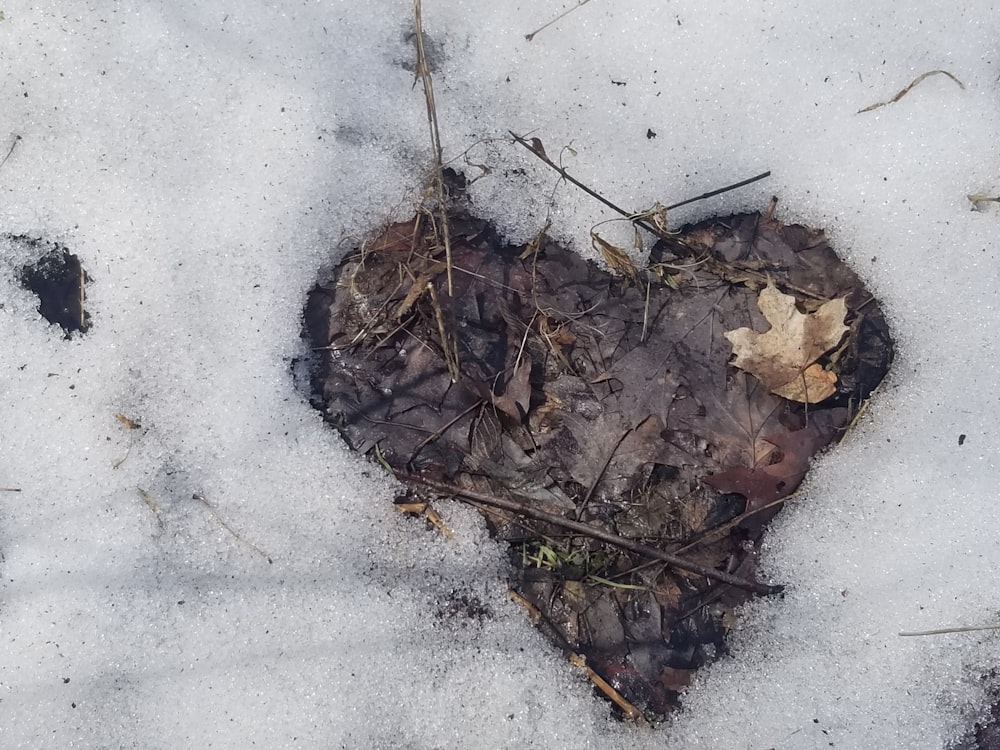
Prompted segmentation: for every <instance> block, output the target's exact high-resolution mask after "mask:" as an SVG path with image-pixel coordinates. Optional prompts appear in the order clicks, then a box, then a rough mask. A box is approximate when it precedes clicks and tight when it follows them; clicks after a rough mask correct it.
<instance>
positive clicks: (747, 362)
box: [726, 282, 848, 404]
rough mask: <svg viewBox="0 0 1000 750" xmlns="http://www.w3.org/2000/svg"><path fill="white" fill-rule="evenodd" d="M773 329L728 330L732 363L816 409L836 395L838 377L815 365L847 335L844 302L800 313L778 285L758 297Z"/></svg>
mask: <svg viewBox="0 0 1000 750" xmlns="http://www.w3.org/2000/svg"><path fill="white" fill-rule="evenodd" d="M757 305H758V307H760V311H761V312H762V313H763V314H764V317H765V318H767V321H768V322H769V323H770V324H771V330H769V331H767V332H766V333H758V332H757V331H755V330H753V329H752V328H737V329H736V330H734V331H726V338H727V339H729V343H731V344H732V345H733V354H735V355H736V359H735V360H734V361H733V364H734V365H735V366H736V367H739V368H740V369H741V370H745V371H746V372H749V373H750V374H751V375H753V376H754V377H755V378H757V379H758V380H759V381H760V382H761V383H763V384H764V387H765V388H767V389H768V390H769V391H771V392H772V393H774V394H776V395H778V396H782V397H783V398H787V399H789V400H791V401H800V402H802V403H807V404H815V403H818V402H820V401H822V400H823V399H826V398H829V397H830V396H832V395H833V394H834V393H835V392H836V385H837V376H836V375H835V374H834V373H832V372H828V371H826V370H824V369H823V368H822V367H821V366H819V365H818V364H816V360H817V359H819V358H820V357H821V356H823V354H825V353H826V352H828V351H830V350H831V349H833V348H834V347H836V346H837V344H839V343H840V341H841V339H843V338H844V334H845V333H847V331H848V327H847V326H845V325H844V318H845V317H846V315H847V303H846V300H845V298H843V297H838V298H837V299H832V300H828V301H827V302H824V303H823V304H822V305H820V306H819V307H818V308H817V309H816V310H815V311H814V312H810V313H801V312H799V311H798V309H797V308H796V306H795V305H796V300H795V297H793V296H792V295H790V294H783V293H782V292H780V291H778V289H777V287H775V286H774V284H773V283H771V282H768V285H767V286H766V287H765V288H764V289H762V290H761V292H760V295H759V296H758V298H757Z"/></svg>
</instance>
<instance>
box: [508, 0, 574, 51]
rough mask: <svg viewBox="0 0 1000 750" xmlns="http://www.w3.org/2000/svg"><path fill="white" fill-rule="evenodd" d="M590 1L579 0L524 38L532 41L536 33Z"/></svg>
mask: <svg viewBox="0 0 1000 750" xmlns="http://www.w3.org/2000/svg"><path fill="white" fill-rule="evenodd" d="M589 2H590V0H577V3H576V5H574V6H573V7H572V8H567V9H566V10H564V11H563V12H562V13H560V14H559V15H558V16H556V17H555V18H553V19H552V20H551V21H549V22H548V23H545V24H542V25H541V26H539V27H538V28H537V29H535V30H534V31H532V32H531V33H530V34H525V35H524V38H525V39H527V40H528V41H529V42H530V41H531V40H532V39H534V38H535V35H536V34H538V33H540V32H542V31H545V29H547V28H548V27H549V26H551V25H552V24H554V23H556V22H557V21H560V20H562V19H563V18H565V17H566V16H568V15H569V14H570V13H572V12H573V11H574V10H577V9H578V8H579V7H580V6H582V5H586V4H587V3H589Z"/></svg>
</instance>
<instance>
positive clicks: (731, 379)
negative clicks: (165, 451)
mask: <svg viewBox="0 0 1000 750" xmlns="http://www.w3.org/2000/svg"><path fill="white" fill-rule="evenodd" d="M414 20H415V28H416V40H417V42H416V48H417V64H416V67H415V73H416V77H417V79H419V80H420V81H421V83H422V84H423V90H424V94H425V100H426V104H427V116H428V125H429V128H430V136H431V145H432V150H433V154H434V161H435V166H434V170H433V174H434V179H433V182H432V186H431V190H430V191H429V193H428V197H427V198H426V199H425V200H424V201H423V203H422V205H421V207H420V209H419V210H418V211H417V213H416V215H415V216H414V217H413V218H412V219H411V220H409V221H405V222H401V223H398V224H395V225H392V226H389V227H387V228H385V230H384V231H383V232H382V233H381V234H379V235H378V236H377V237H375V238H373V239H372V240H371V241H369V242H366V243H364V244H363V245H362V246H361V247H359V248H358V249H357V250H356V251H355V252H354V253H351V254H349V255H348V257H347V258H345V259H344V260H343V261H342V262H341V263H340V265H339V266H338V267H337V268H336V269H335V271H334V273H333V276H332V278H330V279H328V280H327V281H326V282H324V283H321V284H319V285H317V286H316V287H315V288H314V289H313V291H312V292H311V293H310V295H309V299H308V302H307V306H306V313H305V318H306V329H307V334H308V336H309V337H310V339H311V341H312V343H313V347H314V349H315V351H316V352H317V353H318V361H317V362H316V363H314V364H315V365H316V366H315V368H314V377H313V391H314V396H315V402H316V405H317V407H318V408H320V409H321V410H322V412H323V413H324V416H325V417H326V419H327V420H328V421H329V422H330V423H331V424H332V425H333V426H334V427H336V428H337V429H338V430H339V432H340V434H341V435H342V436H343V437H344V439H345V440H346V442H347V443H348V444H349V445H350V446H351V447H352V448H354V449H356V450H358V451H361V452H364V453H366V454H368V455H370V456H372V457H373V458H374V459H375V460H377V462H378V463H380V464H381V465H383V466H384V467H386V468H387V469H388V470H390V471H392V472H393V473H394V474H395V475H396V476H397V477H399V478H400V479H402V480H404V481H405V482H406V483H407V484H408V488H407V489H406V490H405V491H401V492H400V495H399V498H398V500H397V504H398V505H399V506H400V507H402V508H405V509H406V510H408V511H415V510H416V511H419V512H421V513H422V514H423V515H425V516H426V517H427V518H428V520H429V521H430V522H431V523H432V524H433V525H434V526H436V527H437V528H438V529H439V530H440V531H441V532H442V533H445V534H448V533H450V532H449V530H448V529H447V526H446V525H445V524H444V523H443V521H442V519H441V518H440V516H439V515H437V514H436V513H435V512H434V511H433V507H432V505H431V503H432V501H433V498H434V497H435V496H448V497H456V498H461V499H464V500H466V501H470V502H473V503H474V504H476V505H477V507H479V508H480V509H481V511H482V512H483V514H484V516H485V518H486V519H487V521H488V523H489V526H490V528H491V531H492V532H493V533H494V534H495V535H496V536H497V537H499V538H501V539H504V540H506V541H508V542H509V543H510V549H511V561H512V563H513V570H514V574H513V576H512V581H511V586H512V595H513V596H514V597H515V598H516V600H518V601H520V602H521V603H522V604H524V606H525V607H526V609H527V610H528V611H529V613H530V614H531V616H532V619H533V620H534V621H535V622H536V623H537V624H538V625H539V627H541V629H542V630H543V631H544V632H546V633H547V635H548V636H549V637H550V638H551V639H552V640H553V642H554V643H556V644H557V645H558V646H560V647H561V648H563V649H564V650H565V651H566V652H567V654H568V656H569V658H570V661H571V662H572V663H574V664H577V665H581V666H583V667H584V669H585V671H586V673H587V674H588V676H589V677H590V678H591V679H592V680H593V682H594V685H595V687H596V688H598V689H599V690H600V691H601V692H603V693H604V694H605V695H606V696H607V697H608V698H610V699H611V700H612V702H613V704H614V705H615V706H616V708H617V709H618V710H619V711H620V712H621V714H622V715H623V716H625V717H627V718H629V719H634V720H641V719H642V718H643V717H645V718H648V719H653V720H656V719H660V718H662V717H663V716H664V715H665V714H666V713H668V712H669V711H670V710H671V709H672V708H673V707H674V706H675V705H676V704H677V701H678V697H679V694H680V692H681V691H682V690H683V688H684V687H685V686H686V685H687V684H688V683H689V681H690V678H691V674H692V672H693V670H695V669H697V668H698V667H700V666H702V665H703V664H705V663H706V662H708V661H710V660H711V659H713V658H715V657H717V656H718V655H719V654H721V653H723V652H724V651H725V641H724V637H725V633H726V631H727V630H728V629H729V628H730V627H731V625H732V622H733V608H734V607H735V606H736V605H738V604H740V603H741V602H743V601H745V600H746V598H747V597H748V596H750V595H751V592H756V593H760V594H768V593H775V592H777V591H780V589H781V587H780V586H771V585H768V584H767V583H763V582H759V581H757V580H756V578H755V574H754V573H755V559H756V557H755V550H756V546H757V543H758V542H759V540H760V537H761V534H762V532H763V528H764V525H765V524H766V522H767V520H769V519H770V518H771V517H772V516H773V515H774V513H776V512H777V510H778V507H780V505H781V503H782V501H784V500H786V499H787V498H788V497H789V496H790V495H792V493H794V492H795V490H796V488H797V487H798V485H799V484H800V483H801V481H802V478H803V477H804V476H805V472H806V470H807V469H808V465H809V461H810V458H811V457H812V456H813V455H814V454H815V452H816V451H818V450H820V449H821V448H823V447H824V446H826V445H828V444H829V443H831V442H833V441H835V440H836V439H838V438H839V437H840V436H841V435H842V434H843V432H844V431H845V430H846V429H847V428H848V426H849V425H850V424H851V421H852V419H853V418H854V417H855V416H856V415H857V413H858V410H859V409H860V408H861V406H862V405H863V404H864V403H865V402H866V400H867V398H868V397H869V395H870V394H871V392H872V391H873V390H874V389H875V387H877V385H878V383H879V382H881V380H882V378H883V377H884V375H885V374H886V372H887V371H888V368H889V365H890V363H891V359H892V351H893V349H892V341H891V338H890V335H889V332H888V328H887V326H886V322H885V320H884V317H883V315H882V313H881V310H880V309H879V307H878V304H877V302H876V301H875V300H874V299H873V298H872V296H871V295H870V294H869V293H868V292H867V290H866V289H865V288H864V286H863V284H862V283H861V281H860V279H859V278H858V277H857V276H856V274H854V273H853V272H852V271H851V270H850V269H849V268H848V267H847V266H845V265H844V264H843V263H842V262H841V261H840V260H839V259H838V258H837V256H836V255H835V253H834V252H833V251H832V249H831V248H830V247H829V245H828V244H827V242H826V240H825V238H824V237H823V234H822V232H820V231H816V230H812V229H809V228H806V227H801V226H794V225H793V226H789V225H784V224H782V223H780V222H779V221H777V220H776V219H775V218H774V215H773V211H774V203H773V202H772V205H771V206H770V207H769V209H768V210H767V212H766V213H765V214H763V215H762V214H743V215H735V216H729V217H722V218H718V219H713V220H709V221H705V222H702V223H700V224H697V225H694V226H691V227H685V228H682V229H680V230H678V231H676V232H672V231H671V230H670V228H669V226H668V224H667V220H666V214H667V211H668V210H669V209H670V208H672V207H663V206H660V205H659V204H657V206H654V208H653V209H652V210H650V211H647V212H642V213H635V214H633V213H629V212H627V211H624V210H622V209H621V208H619V207H618V206H616V205H615V204H614V203H612V202H611V201H609V200H607V199H606V198H605V197H604V196H602V195H601V194H600V193H599V192H597V191H596V190H593V189H591V188H590V187H589V186H586V185H583V184H582V183H580V182H579V181H577V180H575V179H574V178H573V177H572V176H571V175H569V174H568V173H567V172H566V171H565V170H564V169H563V168H562V167H561V166H559V165H557V164H555V163H554V162H552V161H551V160H550V159H549V158H548V156H547V155H546V154H545V149H544V147H543V146H542V143H541V141H540V139H538V138H532V139H531V140H530V141H529V140H527V139H525V138H523V137H521V136H518V135H516V134H513V133H512V134H511V135H512V136H513V138H514V140H515V142H517V143H520V144H521V145H522V146H525V147H526V148H528V149H529V150H531V151H532V152H533V153H534V154H535V155H536V156H537V157H538V158H539V159H541V160H542V161H543V162H545V163H546V164H547V165H548V166H550V167H551V168H553V169H555V170H556V171H558V172H559V174H560V178H561V179H562V180H563V181H568V182H571V183H572V184H574V185H576V186H577V187H580V188H581V189H583V190H585V191H586V192H587V193H588V194H590V195H591V196H593V197H594V198H596V199H597V200H600V201H601V202H603V203H604V204H605V205H607V206H609V207H610V208H612V209H613V210H615V211H616V212H618V213H619V214H621V215H622V216H623V217H624V218H625V219H626V220H629V221H631V222H632V223H633V224H634V225H635V227H636V232H637V236H638V233H639V230H640V229H642V230H645V231H647V232H649V233H650V234H652V235H653V237H654V238H658V240H657V242H656V244H655V245H654V246H653V247H652V249H651V251H650V253H649V257H648V262H647V263H646V264H645V265H644V266H643V267H641V268H640V267H637V266H636V265H635V263H634V262H633V261H632V259H631V257H630V255H629V254H628V253H627V252H625V251H624V250H622V249H621V248H617V247H615V246H614V245H613V244H611V243H609V242H607V241H606V240H604V239H603V238H602V237H601V236H600V235H599V234H598V233H597V232H596V231H592V232H591V241H592V243H593V245H594V247H595V249H596V250H598V251H599V252H600V254H601V255H602V257H603V258H604V260H605V262H606V264H607V269H605V268H601V267H598V266H597V265H596V264H594V263H591V262H588V261H585V260H583V259H582V258H581V257H580V256H579V255H577V254H576V253H574V252H572V251H570V250H568V249H566V248H564V247H562V246H560V245H558V244H556V243H554V242H551V241H549V240H548V238H547V237H546V236H545V228H542V229H541V230H540V231H539V234H538V236H537V237H536V238H535V239H534V240H533V241H532V242H530V243H528V244H527V245H526V246H524V247H511V246H510V245H508V244H506V243H505V242H504V241H503V239H502V238H501V237H500V236H499V235H498V234H497V232H496V231H495V229H494V228H493V227H492V226H490V225H489V224H488V223H487V222H485V221H482V220H479V219H477V218H475V217H474V216H472V215H471V214H470V213H469V212H468V211H467V209H466V201H465V199H464V180H463V178H462V177H461V176H460V175H457V174H455V173H446V171H445V170H444V169H443V166H442V161H441V155H442V148H441V141H440V134H439V131H438V125H437V116H436V110H435V104H434V95H433V87H432V81H431V76H430V72H429V68H428V66H427V64H426V59H425V55H424V51H423V44H422V42H423V33H422V28H421V18H420V0H415V18H414ZM765 176H766V174H765V175H760V176H758V177H755V178H751V179H750V180H746V181H744V182H743V183H737V184H736V185H733V186H730V187H729V188H723V189H721V190H718V191H712V192H711V193H706V194H705V195H703V196H698V197H697V198H693V199H690V200H698V199H700V198H703V197H708V196H710V195H714V194H716V193H719V192H723V191H725V190H728V189H732V188H736V187H739V186H741V185H743V184H746V183H748V182H752V181H755V180H757V179H760V178H762V177H765ZM446 177H447V179H446ZM687 202H690V201H683V202H682V203H679V204H674V206H673V207H676V206H678V205H683V204H684V203H687ZM546 228H547V227H546ZM733 355H735V359H732V357H733Z"/></svg>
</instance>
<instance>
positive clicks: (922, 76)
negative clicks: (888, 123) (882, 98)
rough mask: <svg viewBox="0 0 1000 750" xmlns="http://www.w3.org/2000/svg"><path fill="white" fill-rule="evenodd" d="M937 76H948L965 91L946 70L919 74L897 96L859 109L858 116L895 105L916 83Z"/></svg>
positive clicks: (962, 84)
mask: <svg viewBox="0 0 1000 750" xmlns="http://www.w3.org/2000/svg"><path fill="white" fill-rule="evenodd" d="M937 75H941V76H948V77H949V78H950V79H951V80H953V81H954V82H955V83H957V84H958V87H959V88H960V89H962V90H963V91H964V90H965V84H964V83H962V82H961V81H960V80H958V79H957V78H955V76H953V75H952V74H951V73H949V72H948V71H947V70H929V71H927V72H926V73H921V74H920V75H918V76H917V77H916V78H914V79H913V81H911V82H910V85H909V86H905V87H904V88H903V89H902V90H901V91H900V92H899V93H898V94H896V95H895V96H894V97H892V99H890V100H889V101H886V102H877V103H876V104H872V105H871V106H868V107H865V108H864V109H859V110H858V114H859V115H860V114H861V113H862V112H871V111H872V110H873V109H878V108H879V107H884V106H886V105H887V104H895V103H896V102H898V101H899V100H900V99H902V98H903V97H904V96H906V95H907V94H908V93H910V89H912V88H913V87H914V86H916V85H917V84H918V83H920V82H921V81H923V80H924V79H925V78H930V77H931V76H937Z"/></svg>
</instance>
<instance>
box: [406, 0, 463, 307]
mask: <svg viewBox="0 0 1000 750" xmlns="http://www.w3.org/2000/svg"><path fill="white" fill-rule="evenodd" d="M413 22H414V26H415V27H416V32H417V66H416V71H415V75H416V76H417V77H419V78H420V81H421V83H423V86H424V99H425V101H426V102H427V123H428V125H429V126H430V130H431V149H432V150H433V152H434V192H435V195H436V198H437V210H438V219H439V221H440V226H441V242H442V244H443V245H444V253H445V262H446V263H447V264H448V269H447V270H448V295H449V296H451V294H452V293H453V288H452V281H451V236H450V234H449V231H448V209H447V206H446V204H445V191H444V166H443V165H442V161H441V154H442V150H441V134H440V131H439V130H438V120H437V106H436V105H435V103H434V83H433V82H432V81H431V71H430V68H429V67H428V65H427V56H426V54H425V53H424V27H423V21H422V19H421V14H420V0H413Z"/></svg>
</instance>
